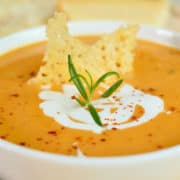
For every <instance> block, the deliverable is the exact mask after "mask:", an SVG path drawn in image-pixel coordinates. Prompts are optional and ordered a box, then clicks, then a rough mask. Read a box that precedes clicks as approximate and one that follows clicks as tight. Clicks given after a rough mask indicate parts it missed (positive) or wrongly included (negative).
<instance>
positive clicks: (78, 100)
mask: <svg viewBox="0 0 180 180" xmlns="http://www.w3.org/2000/svg"><path fill="white" fill-rule="evenodd" d="M75 100H76V102H77V103H78V104H79V105H80V106H85V105H86V104H85V103H84V102H83V101H81V100H80V99H78V98H75Z"/></svg>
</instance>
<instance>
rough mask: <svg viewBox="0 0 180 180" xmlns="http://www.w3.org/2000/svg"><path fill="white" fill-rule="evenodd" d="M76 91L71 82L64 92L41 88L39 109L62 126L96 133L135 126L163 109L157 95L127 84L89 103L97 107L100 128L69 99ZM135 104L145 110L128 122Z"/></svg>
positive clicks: (65, 86)
mask: <svg viewBox="0 0 180 180" xmlns="http://www.w3.org/2000/svg"><path fill="white" fill-rule="evenodd" d="M77 94H78V92H77V90H76V88H75V86H73V85H64V86H63V92H55V91H52V90H42V91H41V92H40V94H39V97H40V98H41V99H42V100H43V102H42V103H40V108H41V109H42V110H43V112H44V114H46V115H47V116H49V117H52V118H53V119H55V120H56V121H57V122H58V123H59V124H61V125H63V126H65V127H68V128H74V129H81V130H90V131H93V132H95V133H102V132H103V131H104V130H110V129H113V128H116V129H126V128H130V127H133V126H138V125H141V124H143V123H145V122H147V121H150V120H151V119H153V118H155V117H156V116H157V115H158V114H159V113H161V112H163V110H164V102H163V100H162V99H161V98H160V97H157V96H153V95H149V94H146V93H144V92H142V91H140V90H137V89H135V88H133V86H131V85H128V84H126V85H124V86H123V87H122V88H120V90H119V91H118V92H117V93H116V94H115V95H114V96H112V97H109V98H102V99H98V100H94V101H93V102H92V103H93V105H94V106H95V107H96V108H97V109H100V112H99V115H100V118H101V121H102V123H103V124H104V125H105V126H104V127H100V126H98V125H97V124H96V123H95V122H94V120H93V119H92V117H91V115H90V113H89V111H88V110H87V109H86V108H84V107H80V106H79V104H77V102H76V101H75V100H73V99H72V96H74V95H77ZM137 105H139V106H141V107H142V108H143V110H144V112H143V113H142V115H141V116H140V117H138V118H137V119H136V120H134V121H129V119H130V118H131V117H132V116H133V114H134V113H135V109H136V106H137Z"/></svg>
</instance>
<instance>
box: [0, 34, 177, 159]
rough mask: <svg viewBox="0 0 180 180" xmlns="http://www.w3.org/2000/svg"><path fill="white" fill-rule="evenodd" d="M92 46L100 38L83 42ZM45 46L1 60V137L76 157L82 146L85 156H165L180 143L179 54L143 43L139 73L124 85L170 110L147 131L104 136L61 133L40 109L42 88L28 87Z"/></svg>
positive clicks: (65, 130) (138, 57)
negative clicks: (160, 100) (157, 99)
mask: <svg viewBox="0 0 180 180" xmlns="http://www.w3.org/2000/svg"><path fill="white" fill-rule="evenodd" d="M81 39H83V40H84V41H86V42H89V43H92V42H93V41H95V40H96V39H97V37H91V36H87V37H81ZM45 45H46V43H45V42H42V43H37V44H35V45H30V46H27V47H23V48H21V49H17V50H15V51H12V52H10V53H8V54H5V55H3V56H1V57H0V137H1V139H5V140H7V141H10V142H13V143H15V144H19V145H21V146H26V147H29V148H33V149H38V150H41V151H47V152H53V153H60V154H67V155H76V147H74V146H73V145H72V144H73V143H74V142H77V143H78V144H79V147H80V149H81V151H82V152H83V153H84V154H85V155H86V156H118V155H129V154H137V153H144V152H150V151H155V150H160V149H163V148H167V147H170V146H174V145H179V143H180V83H179V82H180V51H178V50H175V49H172V48H169V47H165V46H162V45H159V44H155V43H152V42H147V41H142V40H139V41H138V47H137V50H136V58H135V63H134V71H133V72H131V73H130V74H127V75H126V76H125V77H124V79H125V81H126V82H127V83H130V84H132V85H133V86H134V87H136V88H138V89H141V90H143V91H145V92H147V93H150V94H153V95H157V96H160V97H161V98H163V99H164V101H165V110H166V111H171V112H172V113H171V114H166V113H161V114H159V115H158V116H157V117H156V118H155V119H152V120H151V121H149V122H148V123H145V124H143V125H140V126H137V127H133V128H129V129H124V130H115V129H114V130H110V131H105V132H104V133H102V134H94V133H92V132H89V131H82V130H73V129H69V128H66V127H62V126H61V125H59V124H58V123H56V122H55V121H54V120H53V119H51V118H49V117H47V116H45V115H44V114H43V112H42V111H41V110H40V108H39V103H40V99H39V98H38V93H39V90H40V88H39V85H38V84H36V85H35V84H27V81H28V79H30V78H31V77H33V76H35V74H36V72H37V71H38V69H39V67H40V65H41V63H42V61H41V60H42V58H43V53H44V50H45Z"/></svg>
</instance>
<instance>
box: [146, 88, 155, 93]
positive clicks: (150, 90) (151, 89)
mask: <svg viewBox="0 0 180 180" xmlns="http://www.w3.org/2000/svg"><path fill="white" fill-rule="evenodd" d="M148 91H149V92H154V91H156V90H155V89H154V88H149V89H148Z"/></svg>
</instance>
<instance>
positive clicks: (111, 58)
mask: <svg viewBox="0 0 180 180" xmlns="http://www.w3.org/2000/svg"><path fill="white" fill-rule="evenodd" d="M137 31H138V27H137V26H136V25H131V26H128V27H121V28H119V29H117V30H116V31H115V32H113V33H111V34H105V35H102V36H101V37H100V39H99V40H98V41H97V42H96V43H94V44H92V45H89V44H86V43H84V42H82V41H81V40H79V39H78V38H76V37H73V36H72V35H70V33H69V31H68V28H67V18H66V16H65V14H63V13H56V14H55V16H54V17H53V18H51V19H50V20H49V22H48V25H47V36H48V44H47V51H46V53H45V57H44V65H42V66H41V67H40V70H39V72H38V74H37V77H36V78H35V79H36V80H37V81H38V82H40V83H42V84H57V85H61V84H64V83H68V81H69V78H70V76H69V72H68V64H67V62H68V60H67V57H68V54H70V55H71V56H72V59H73V63H74V65H75V67H76V69H77V71H78V73H80V74H83V75H86V73H85V69H87V70H88V71H89V72H90V73H91V74H92V76H93V78H94V79H95V80H96V79H97V78H98V77H100V76H101V75H102V74H103V73H106V72H107V71H117V72H119V73H120V74H121V75H123V74H125V73H127V72H129V71H131V70H132V68H133V60H134V53H135V52H134V50H135V47H136V33H137Z"/></svg>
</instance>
